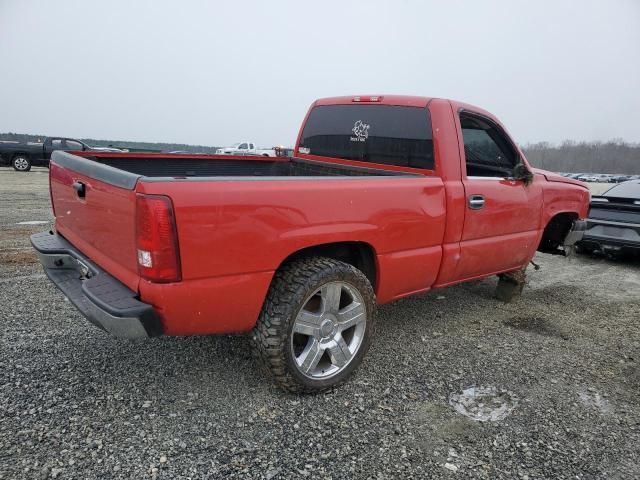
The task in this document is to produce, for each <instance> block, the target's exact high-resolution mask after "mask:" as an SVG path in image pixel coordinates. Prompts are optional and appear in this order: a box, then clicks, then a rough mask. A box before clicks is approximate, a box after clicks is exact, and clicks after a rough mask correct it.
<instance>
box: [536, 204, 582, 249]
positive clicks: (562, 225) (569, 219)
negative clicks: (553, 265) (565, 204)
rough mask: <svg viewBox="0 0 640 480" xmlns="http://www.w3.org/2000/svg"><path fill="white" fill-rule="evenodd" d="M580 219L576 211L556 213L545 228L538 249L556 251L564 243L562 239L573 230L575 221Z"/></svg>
mask: <svg viewBox="0 0 640 480" xmlns="http://www.w3.org/2000/svg"><path fill="white" fill-rule="evenodd" d="M577 219H578V214H577V213H575V212H564V213H559V214H557V215H555V216H554V217H553V218H551V220H549V223H547V226H546V227H545V229H544V233H543V234H542V239H541V240H540V245H539V246H538V251H540V252H545V253H554V252H556V251H557V250H558V247H560V246H561V245H562V241H563V240H564V238H565V237H566V236H567V234H568V233H569V230H571V226H572V225H573V222H574V221H575V220H577Z"/></svg>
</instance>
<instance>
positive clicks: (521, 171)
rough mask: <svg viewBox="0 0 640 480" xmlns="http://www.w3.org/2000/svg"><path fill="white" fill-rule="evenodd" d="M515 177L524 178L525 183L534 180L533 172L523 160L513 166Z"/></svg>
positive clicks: (517, 178)
mask: <svg viewBox="0 0 640 480" xmlns="http://www.w3.org/2000/svg"><path fill="white" fill-rule="evenodd" d="M513 178H514V179H515V180H523V181H524V184H525V185H529V184H530V183H531V182H532V181H533V173H531V171H530V170H529V169H528V168H527V166H526V165H525V164H524V163H522V162H521V163H518V164H517V165H516V166H515V167H513Z"/></svg>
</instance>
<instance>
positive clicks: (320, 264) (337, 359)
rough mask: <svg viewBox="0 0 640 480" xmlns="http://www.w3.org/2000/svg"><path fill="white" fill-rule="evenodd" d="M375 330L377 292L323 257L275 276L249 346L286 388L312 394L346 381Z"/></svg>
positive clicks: (344, 265)
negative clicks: (251, 345) (251, 346)
mask: <svg viewBox="0 0 640 480" xmlns="http://www.w3.org/2000/svg"><path fill="white" fill-rule="evenodd" d="M374 329H375V294H374V292H373V288H372V287H371V283H370V282H369V280H368V279H367V277H366V276H365V275H364V274H363V273H362V272H361V271H360V270H358V269H357V268H355V267H353V266H352V265H349V264H347V263H344V262H340V261H338V260H334V259H331V258H324V257H313V258H307V259H302V260H298V261H295V262H291V263H289V264H288V265H285V266H283V267H282V268H281V269H280V270H278V271H277V272H276V274H275V277H274V279H273V282H272V283H271V288H270V289H269V293H268V294H267V299H266V301H265V304H264V306H263V309H262V313H261V314H260V318H259V319H258V322H257V324H256V327H255V328H254V330H253V335H252V337H253V345H254V351H255V352H256V356H257V357H258V359H259V361H260V363H261V364H262V366H263V367H264V368H265V369H266V371H267V372H268V373H269V374H270V375H271V376H272V377H273V378H274V380H275V381H276V383H277V384H278V385H279V386H280V387H281V388H283V389H284V390H287V391H289V392H294V393H315V392H320V391H323V390H326V389H327V388H330V387H334V386H336V385H338V384H340V383H341V382H343V381H344V380H346V379H347V378H348V377H349V376H350V375H351V373H352V372H353V371H354V370H355V369H356V368H357V367H358V365H359V364H360V363H361V362H362V359H363V357H364V355H365V354H366V352H367V350H368V349H369V345H370V344H371V339H372V337H373V333H374Z"/></svg>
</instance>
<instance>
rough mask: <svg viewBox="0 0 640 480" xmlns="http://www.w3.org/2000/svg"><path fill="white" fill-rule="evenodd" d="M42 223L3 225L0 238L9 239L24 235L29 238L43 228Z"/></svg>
mask: <svg viewBox="0 0 640 480" xmlns="http://www.w3.org/2000/svg"><path fill="white" fill-rule="evenodd" d="M43 229H44V228H43V225H12V226H4V227H2V230H0V240H9V239H15V238H20V237H24V238H26V239H29V237H30V236H31V235H33V234H34V233H37V232H41V231H42V230H43Z"/></svg>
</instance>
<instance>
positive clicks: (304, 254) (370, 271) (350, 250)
mask: <svg viewBox="0 0 640 480" xmlns="http://www.w3.org/2000/svg"><path fill="white" fill-rule="evenodd" d="M309 257H328V258H333V259H334V260H339V261H342V262H345V263H348V264H349V265H353V266H354V267H356V268H357V269H358V270H360V271H361V272H362V273H364V275H365V276H366V277H367V279H368V280H369V282H371V286H372V287H373V290H374V291H376V287H377V284H378V263H377V260H376V251H375V249H374V248H373V246H372V245H371V244H369V243H366V242H360V241H344V242H331V243H322V244H318V245H312V246H308V247H305V248H302V249H300V250H297V251H295V252H293V253H291V254H290V255H289V256H287V257H286V258H285V259H284V260H283V261H282V262H281V263H280V265H278V269H280V268H281V267H282V266H283V265H285V264H287V263H289V262H293V261H296V260H300V259H302V258H309Z"/></svg>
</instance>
